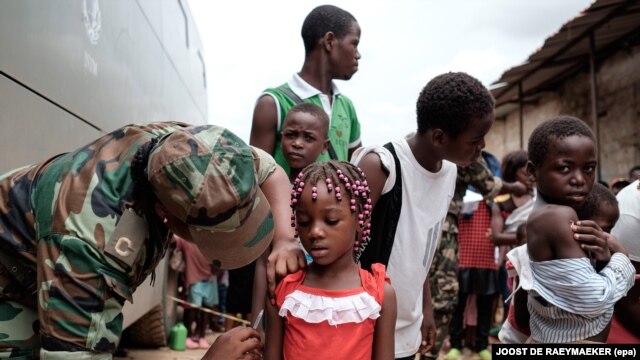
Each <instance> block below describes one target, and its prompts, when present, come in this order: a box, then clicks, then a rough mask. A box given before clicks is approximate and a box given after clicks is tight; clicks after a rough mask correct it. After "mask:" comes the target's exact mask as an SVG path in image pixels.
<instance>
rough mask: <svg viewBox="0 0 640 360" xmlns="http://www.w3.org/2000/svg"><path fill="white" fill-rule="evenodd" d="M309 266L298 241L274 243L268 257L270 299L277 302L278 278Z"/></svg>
mask: <svg viewBox="0 0 640 360" xmlns="http://www.w3.org/2000/svg"><path fill="white" fill-rule="evenodd" d="M306 266H307V261H306V260H305V258H304V253H303V252H302V249H301V248H300V246H299V244H298V243H297V242H293V241H280V242H278V243H277V244H276V243H274V245H273V250H272V251H271V254H269V258H268V259H267V286H268V288H267V290H268V291H269V300H270V301H271V304H275V298H276V280H277V279H281V278H283V277H285V276H286V275H288V274H292V273H294V272H296V271H298V270H300V269H304V268H305V267H306Z"/></svg>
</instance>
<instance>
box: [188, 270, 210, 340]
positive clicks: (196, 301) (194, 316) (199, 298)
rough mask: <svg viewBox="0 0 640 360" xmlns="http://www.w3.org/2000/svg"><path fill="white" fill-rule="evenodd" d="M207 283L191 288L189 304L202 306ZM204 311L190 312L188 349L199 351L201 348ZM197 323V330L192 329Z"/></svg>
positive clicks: (199, 283)
mask: <svg viewBox="0 0 640 360" xmlns="http://www.w3.org/2000/svg"><path fill="white" fill-rule="evenodd" d="M205 282H206V281H200V282H197V283H195V284H192V285H191V286H189V302H190V303H191V304H193V305H195V306H202V305H203V303H204V298H205V296H206V293H205V292H204V288H203V287H204V283H205ZM201 312H202V311H200V310H198V309H194V308H192V309H191V311H189V318H188V324H189V325H188V326H187V342H186V347H187V349H198V348H199V347H200V344H199V340H200V335H201V334H200V332H201V329H202V324H201V323H200V313H201ZM194 322H195V323H196V326H195V329H193V328H192V324H193V323H194Z"/></svg>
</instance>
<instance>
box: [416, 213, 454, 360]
mask: <svg viewBox="0 0 640 360" xmlns="http://www.w3.org/2000/svg"><path fill="white" fill-rule="evenodd" d="M452 221H453V218H452V216H450V215H447V219H446V221H445V223H444V226H443V231H442V239H441V240H440V245H439V246H438V249H437V250H436V253H435V256H434V258H433V262H432V264H431V269H430V270H429V282H430V284H431V298H432V302H433V316H434V320H435V323H436V343H435V345H434V347H433V348H432V349H431V352H430V353H429V354H428V355H426V356H423V358H426V359H436V358H437V357H438V353H439V352H440V349H442V344H443V343H444V341H445V339H446V338H447V336H448V335H449V323H450V322H451V317H452V316H453V312H454V311H455V307H456V304H457V302H458V238H457V235H458V234H457V232H458V229H457V227H456V225H455V223H454V222H452Z"/></svg>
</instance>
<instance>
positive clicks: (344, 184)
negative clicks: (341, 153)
mask: <svg viewBox="0 0 640 360" xmlns="http://www.w3.org/2000/svg"><path fill="white" fill-rule="evenodd" d="M320 181H324V182H325V183H326V184H327V191H328V192H329V193H331V192H333V193H334V194H335V197H336V200H337V201H342V199H343V197H346V198H348V199H349V207H350V209H351V212H352V213H356V214H357V217H358V226H360V229H361V230H362V231H361V232H360V238H359V239H356V240H355V243H354V246H353V256H354V259H355V261H356V262H358V261H359V260H360V255H361V254H362V252H363V251H364V249H365V248H366V247H367V245H368V244H369V240H370V239H371V222H370V220H371V211H372V209H373V206H371V191H370V190H369V185H368V184H367V177H366V176H365V175H364V172H363V171H362V170H361V169H360V168H359V167H356V166H354V165H352V164H350V163H348V162H346V161H337V160H330V161H321V162H315V163H312V164H310V165H308V166H307V167H305V168H304V169H303V170H302V171H301V172H300V173H299V174H298V176H297V177H296V179H295V181H294V182H293V189H292V190H291V209H292V210H293V212H292V214H291V226H292V227H294V228H295V227H296V206H297V204H298V201H299V199H300V195H301V194H302V191H303V190H304V187H305V185H306V184H314V185H315V184H317V183H318V182H320ZM344 194H346V195H344ZM311 199H312V200H313V201H316V200H317V199H318V188H317V187H316V186H313V187H312V188H311ZM297 236H298V231H297V229H296V237H297Z"/></svg>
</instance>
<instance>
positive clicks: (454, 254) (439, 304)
mask: <svg viewBox="0 0 640 360" xmlns="http://www.w3.org/2000/svg"><path fill="white" fill-rule="evenodd" d="M468 186H473V187H474V188H475V190H476V191H477V192H479V193H480V194H482V195H483V196H484V197H485V198H492V197H494V196H496V195H498V194H499V193H506V192H512V193H519V192H526V187H525V185H524V184H521V183H517V182H516V183H506V182H502V180H500V178H498V177H496V176H494V175H493V173H492V172H491V170H490V169H489V166H488V165H487V163H486V161H485V160H484V158H483V157H482V156H480V157H479V158H478V160H477V161H475V162H473V163H472V164H471V165H469V166H467V167H464V168H462V167H459V166H458V177H457V179H456V188H455V191H454V194H453V198H452V199H451V203H450V204H449V211H448V213H447V217H446V219H445V223H444V225H443V227H442V238H441V240H440V244H439V245H438V249H437V250H436V253H435V256H434V258H433V263H432V264H431V269H430V270H429V281H430V283H431V297H432V300H433V315H434V320H435V322H436V343H435V346H434V347H433V348H432V350H431V353H430V354H429V355H427V356H424V357H423V358H426V359H435V358H437V355H438V353H439V352H440V348H441V347H442V343H443V341H444V340H445V338H446V337H447V335H448V334H449V323H450V321H451V317H452V316H453V312H454V310H455V307H456V304H457V302H458V216H459V215H460V213H461V211H462V199H463V197H464V195H465V193H466V191H467V187H468Z"/></svg>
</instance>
